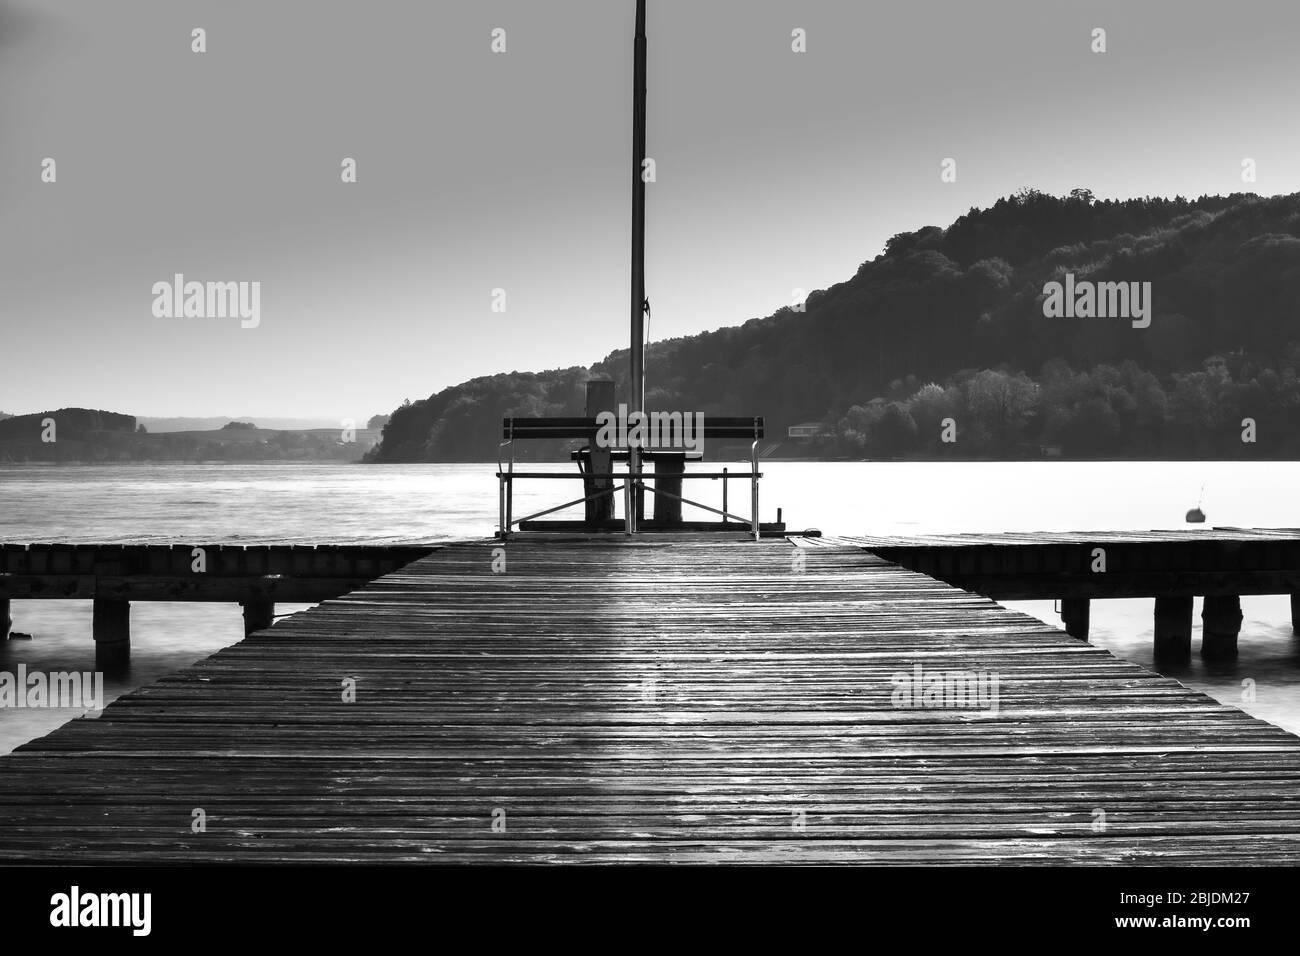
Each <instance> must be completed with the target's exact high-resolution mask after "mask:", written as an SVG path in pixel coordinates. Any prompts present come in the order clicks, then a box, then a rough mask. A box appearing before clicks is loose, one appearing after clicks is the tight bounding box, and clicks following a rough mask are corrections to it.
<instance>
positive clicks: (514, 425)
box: [501, 413, 763, 441]
mask: <svg viewBox="0 0 1300 956" xmlns="http://www.w3.org/2000/svg"><path fill="white" fill-rule="evenodd" d="M651 414H653V413H651ZM678 421H679V422H680V417H679V419H678ZM599 427H600V426H599V424H598V423H597V421H596V419H594V418H586V417H580V418H509V417H507V418H503V419H502V420H501V437H502V438H505V439H507V440H508V439H514V438H520V439H523V438H580V439H586V440H588V441H591V440H594V439H595V437H596V432H597V430H598V429H599ZM647 427H649V422H648V421H647ZM703 437H704V438H713V439H717V438H737V439H740V438H744V439H748V440H750V441H753V440H755V439H758V438H762V437H763V419H762V417H761V416H748V417H747V416H727V417H723V416H713V417H711V416H709V415H705V416H704V435H703Z"/></svg>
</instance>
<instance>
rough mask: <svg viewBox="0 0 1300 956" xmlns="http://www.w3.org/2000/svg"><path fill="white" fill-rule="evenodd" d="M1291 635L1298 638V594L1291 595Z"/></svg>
mask: <svg viewBox="0 0 1300 956" xmlns="http://www.w3.org/2000/svg"><path fill="white" fill-rule="evenodd" d="M1291 633H1292V634H1295V635H1297V636H1300V594H1292V595H1291Z"/></svg>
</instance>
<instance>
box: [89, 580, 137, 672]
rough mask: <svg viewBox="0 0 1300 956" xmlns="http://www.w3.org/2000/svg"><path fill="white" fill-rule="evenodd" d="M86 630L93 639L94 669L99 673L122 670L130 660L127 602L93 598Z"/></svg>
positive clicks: (129, 604) (129, 629) (129, 626)
mask: <svg viewBox="0 0 1300 956" xmlns="http://www.w3.org/2000/svg"><path fill="white" fill-rule="evenodd" d="M90 627H91V631H92V633H93V634H94V638H95V666H96V667H98V668H100V669H102V670H116V669H118V668H121V667H125V666H126V664H127V663H128V662H129V661H130V660H131V602H130V601H121V600H114V599H111V598H95V601H94V608H93V610H92V611H91V625H90Z"/></svg>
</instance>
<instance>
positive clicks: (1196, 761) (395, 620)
mask: <svg viewBox="0 0 1300 956" xmlns="http://www.w3.org/2000/svg"><path fill="white" fill-rule="evenodd" d="M738 538H739V536H738ZM501 547H502V546H501V545H500V544H499V543H496V542H491V541H487V542H474V543H463V544H456V545H449V546H446V547H442V548H440V549H439V550H437V551H435V552H434V553H432V554H430V555H429V556H428V557H425V558H422V559H420V560H417V561H415V562H414V563H412V564H410V565H408V566H406V567H405V568H403V569H401V570H399V571H397V572H395V573H392V574H389V575H387V576H385V577H382V578H380V579H378V580H376V581H374V582H372V583H371V584H369V585H367V586H366V587H363V588H361V589H359V590H356V591H354V592H352V593H349V594H347V595H345V596H343V597H341V598H338V599H336V600H330V601H326V602H325V603H324V604H321V605H319V606H318V607H316V608H313V609H312V610H309V611H306V612H303V613H300V614H296V615H294V616H292V617H290V618H287V619H284V620H282V621H281V622H279V623H278V624H276V625H275V626H274V627H273V628H270V629H268V630H265V631H261V632H258V633H257V634H255V635H253V636H252V637H250V638H248V639H246V640H244V641H242V642H241V643H239V644H237V645H234V646H232V647H230V648H227V649H226V650H223V651H221V652H219V653H217V654H215V655H213V656H212V657H211V658H208V659H207V660H205V661H203V662H200V663H199V664H197V665H195V666H193V667H191V668H188V669H186V670H184V671H182V672H180V673H178V674H176V675H174V676H172V677H169V678H166V679H164V680H162V681H159V682H158V683H156V684H153V685H150V686H148V687H145V688H142V689H140V690H139V691H137V692H135V693H132V694H130V695H127V696H125V697H123V698H121V699H119V700H118V701H116V702H115V703H114V704H112V705H110V706H109V707H108V708H106V709H105V710H104V712H103V713H102V714H101V715H100V716H99V717H98V718H96V719H82V720H77V721H74V722H72V723H70V724H68V725H66V726H64V727H62V728H60V729H59V730H57V731H55V732H54V733H51V734H50V735H48V736H46V737H44V738H42V739H40V740H37V741H34V742H32V743H30V744H28V745H26V746H24V747H22V748H20V749H19V750H18V751H16V752H15V753H14V754H12V755H9V756H7V757H4V758H0V862H4V863H14V862H30V863H51V862H61V863H83V862H84V863H113V864H120V863H195V862H201V863H219V862H244V863H247V862H270V861H297V862H327V861H371V862H404V861H418V862H437V863H476V862H483V863H499V862H525V863H532V862H566V861H568V862H633V861H648V862H670V861H678V862H707V863H728V862H746V863H748V862H758V863H770V862H776V863H887V864H947V863H971V864H976V863H1044V864H1067V863H1098V864H1103V863H1112V862H1124V863H1173V864H1265V863H1269V864H1272V863H1297V862H1300V738H1296V737H1293V736H1291V735H1289V734H1287V733H1284V732H1283V731H1281V730H1279V729H1277V728H1275V727H1273V726H1271V725H1269V724H1266V723H1264V722H1262V721H1259V720H1256V719H1254V718H1252V717H1249V716H1248V715H1246V714H1244V713H1242V712H1241V711H1239V710H1236V709H1234V708H1231V707H1226V706H1223V705H1220V704H1218V703H1216V702H1214V701H1212V700H1211V699H1209V698H1208V697H1205V696H1204V695H1202V694H1199V693H1195V692H1193V691H1191V690H1188V689H1187V688H1185V687H1183V686H1182V685H1180V684H1179V683H1177V682H1176V681H1173V680H1169V679H1165V678H1162V677H1160V676H1158V675H1156V674H1153V673H1151V672H1150V671H1147V670H1144V669H1143V668H1141V667H1138V666H1137V665H1134V664H1130V663H1127V662H1124V661H1121V660H1118V659H1116V658H1115V657H1113V656H1112V655H1111V654H1110V653H1108V652H1107V651H1104V650H1101V649H1099V648H1096V647H1093V646H1091V645H1089V644H1087V643H1084V642H1082V641H1079V640H1075V639H1073V638H1071V637H1068V636H1067V635H1066V634H1065V633H1063V632H1062V631H1059V630H1057V629H1055V628H1051V627H1048V626H1046V625H1044V624H1042V623H1041V622H1039V621H1037V620H1035V619H1032V618H1029V617H1027V616H1025V615H1022V614H1019V613H1016V612H1012V611H1008V610H1006V609H1004V608H1002V607H1000V606H999V605H997V604H995V603H993V602H992V601H990V600H988V599H985V598H982V597H979V596H976V595H973V594H970V593H967V592H964V591H961V590H958V589H956V588H954V587H951V586H949V585H945V584H943V583H941V582H939V581H937V580H934V579H933V578H929V577H926V576H925V575H922V574H918V573H915V572H911V571H906V570H904V569H902V568H900V567H898V566H896V565H893V564H890V563H888V562H886V561H884V560H883V559H881V558H879V557H876V556H874V555H872V554H869V553H867V552H866V551H864V550H862V546H861V544H851V543H848V542H843V541H836V540H825V541H821V542H818V541H816V540H808V541H803V540H800V539H795V540H794V541H793V542H787V541H781V540H764V541H762V542H754V541H744V540H735V541H731V540H720V539H718V538H709V539H707V540H701V539H699V538H698V537H697V538H694V539H692V538H689V537H685V536H684V537H682V538H672V537H668V536H656V537H654V538H645V539H635V540H628V539H621V538H613V539H609V538H603V539H600V538H597V539H592V540H579V539H570V540H552V541H546V542H540V541H529V540H519V541H514V542H511V543H510V544H508V545H506V546H505V547H504V554H505V560H506V567H505V569H504V571H502V572H501V573H497V572H495V571H494V569H493V560H494V556H495V557H497V558H498V568H499V567H500V565H499V558H500V555H501V553H502V552H501V551H500V550H498V549H501ZM918 666H919V667H920V668H921V671H920V673H922V674H925V675H929V676H930V677H933V676H936V675H939V676H944V675H948V676H951V675H956V674H959V673H974V674H977V675H978V674H984V675H996V676H997V678H998V685H997V706H996V709H994V708H992V707H991V706H983V705H979V704H978V702H977V703H976V704H975V705H971V706H958V707H948V706H939V707H898V706H895V704H896V703H898V702H899V699H898V697H897V692H898V690H899V686H900V685H899V684H898V683H897V682H896V681H895V682H891V677H897V676H899V675H905V676H906V677H908V678H913V677H915V676H916V675H917V674H918V671H917V668H918ZM349 679H351V680H353V681H355V695H356V696H355V702H351V703H348V702H345V701H344V696H345V686H344V685H345V682H346V681H348V680H349ZM945 686H946V687H951V686H954V685H953V684H952V683H951V682H949V683H948V684H945ZM984 686H985V688H986V689H988V687H989V685H988V684H987V683H986V684H985V685H984ZM936 702H938V703H941V702H942V701H937V700H936V701H931V703H936ZM965 703H966V704H967V705H970V704H971V703H972V702H971V701H966V702H965ZM987 703H988V701H987V700H985V704H987ZM200 810H201V811H202V814H203V819H204V822H205V825H206V830H205V832H197V833H196V832H194V829H195V826H196V825H195V820H196V818H197V817H198V814H197V813H196V811H200Z"/></svg>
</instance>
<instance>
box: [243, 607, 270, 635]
mask: <svg viewBox="0 0 1300 956" xmlns="http://www.w3.org/2000/svg"><path fill="white" fill-rule="evenodd" d="M240 605H241V606H242V607H243V609H244V637H248V636H249V635H250V634H252V633H254V632H255V631H264V630H266V629H267V628H268V627H270V626H271V625H272V624H274V623H275V602H274V601H268V600H267V599H266V598H249V599H248V600H247V601H241V602H240Z"/></svg>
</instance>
